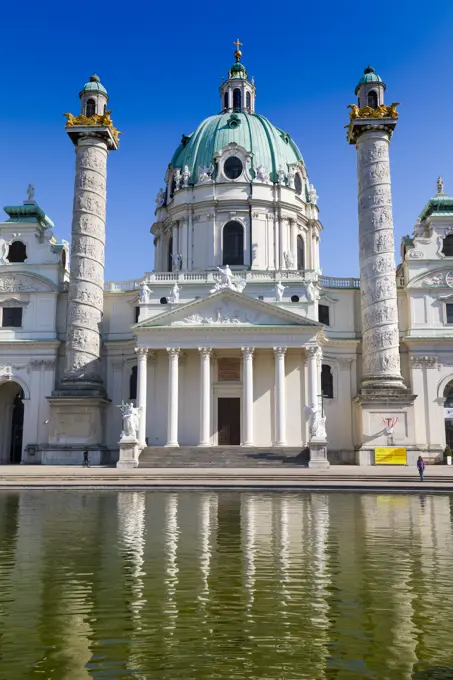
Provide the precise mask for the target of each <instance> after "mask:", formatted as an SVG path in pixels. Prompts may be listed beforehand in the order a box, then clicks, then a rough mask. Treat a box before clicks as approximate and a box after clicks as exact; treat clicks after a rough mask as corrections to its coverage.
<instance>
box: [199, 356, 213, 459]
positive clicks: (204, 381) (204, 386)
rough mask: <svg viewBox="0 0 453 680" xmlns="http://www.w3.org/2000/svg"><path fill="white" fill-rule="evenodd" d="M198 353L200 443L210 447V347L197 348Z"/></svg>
mask: <svg viewBox="0 0 453 680" xmlns="http://www.w3.org/2000/svg"><path fill="white" fill-rule="evenodd" d="M198 351H199V352H200V392H201V394H200V397H201V398H200V405H201V410H200V443H199V444H198V446H210V445H211V352H212V349H211V348H210V347H199V348H198Z"/></svg>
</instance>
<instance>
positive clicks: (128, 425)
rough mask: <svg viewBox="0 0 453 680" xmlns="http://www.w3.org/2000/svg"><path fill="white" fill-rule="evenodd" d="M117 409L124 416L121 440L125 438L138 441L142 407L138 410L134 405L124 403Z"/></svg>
mask: <svg viewBox="0 0 453 680" xmlns="http://www.w3.org/2000/svg"><path fill="white" fill-rule="evenodd" d="M117 408H119V409H121V413H122V414H123V431H122V432H121V437H120V440H121V439H124V438H125V437H133V438H134V439H137V436H138V427H139V423H140V411H141V409H140V407H138V408H136V407H135V406H134V405H133V404H132V403H124V401H123V402H122V403H121V404H120V405H119V406H118V407H117Z"/></svg>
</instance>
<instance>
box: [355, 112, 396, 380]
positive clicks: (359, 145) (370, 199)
mask: <svg viewBox="0 0 453 680" xmlns="http://www.w3.org/2000/svg"><path fill="white" fill-rule="evenodd" d="M371 120H372V122H371V123H370V119H355V120H354V121H353V123H352V129H351V131H350V133H349V141H350V143H351V144H352V143H354V144H355V146H356V149H357V174H358V183H359V191H358V205H359V245H360V294H361V311H362V347H363V349H362V354H363V377H362V391H364V390H365V391H375V390H376V389H378V390H380V391H382V390H384V391H388V389H398V390H405V389H406V388H405V386H404V384H403V379H402V377H401V371H400V356H399V331H398V309H397V297H396V277H395V255H394V238H393V215H392V194H391V184H390V161H389V145H390V137H391V136H392V132H393V129H394V128H395V125H396V120H395V119H393V118H390V119H389V118H387V119H377V120H375V119H371Z"/></svg>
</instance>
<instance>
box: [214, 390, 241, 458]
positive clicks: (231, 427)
mask: <svg viewBox="0 0 453 680" xmlns="http://www.w3.org/2000/svg"><path fill="white" fill-rule="evenodd" d="M218 432H219V437H218V444H219V446H239V444H240V443H241V400H240V399H239V397H229V398H225V397H221V398H219V399H218Z"/></svg>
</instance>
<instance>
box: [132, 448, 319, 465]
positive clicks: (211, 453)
mask: <svg viewBox="0 0 453 680" xmlns="http://www.w3.org/2000/svg"><path fill="white" fill-rule="evenodd" d="M308 458H309V456H308V451H306V450H301V449H300V447H282V448H280V447H279V448H260V447H240V446H213V447H198V446H194V447H192V446H181V447H179V448H171V447H168V448H167V447H165V446H148V447H146V448H145V449H143V451H142V453H141V454H140V459H139V467H140V468H147V467H148V468H149V467H154V468H174V467H179V468H185V467H200V468H203V467H218V468H224V467H234V468H240V467H264V466H266V467H269V466H271V467H276V466H280V465H285V466H290V467H300V466H306V465H307V463H308Z"/></svg>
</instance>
